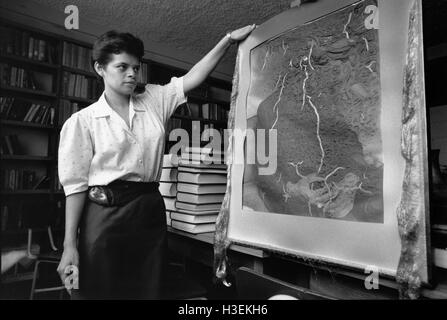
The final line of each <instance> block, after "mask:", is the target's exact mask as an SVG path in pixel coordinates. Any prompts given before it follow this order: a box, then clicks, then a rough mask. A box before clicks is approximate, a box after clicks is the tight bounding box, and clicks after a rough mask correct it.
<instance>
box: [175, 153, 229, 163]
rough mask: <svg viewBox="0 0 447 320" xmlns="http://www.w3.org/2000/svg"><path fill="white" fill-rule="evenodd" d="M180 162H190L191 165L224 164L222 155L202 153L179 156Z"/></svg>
mask: <svg viewBox="0 0 447 320" xmlns="http://www.w3.org/2000/svg"><path fill="white" fill-rule="evenodd" d="M181 159H182V161H190V162H193V163H202V162H203V163H216V164H224V163H225V160H224V158H223V156H222V155H218V154H215V155H208V154H204V153H184V152H182V155H181Z"/></svg>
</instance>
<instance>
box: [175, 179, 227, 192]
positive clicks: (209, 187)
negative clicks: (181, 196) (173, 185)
mask: <svg viewBox="0 0 447 320" xmlns="http://www.w3.org/2000/svg"><path fill="white" fill-rule="evenodd" d="M226 190H227V185H226V184H191V183H181V182H179V183H178V184H177V191H178V192H186V193H195V194H210V193H225V191H226Z"/></svg>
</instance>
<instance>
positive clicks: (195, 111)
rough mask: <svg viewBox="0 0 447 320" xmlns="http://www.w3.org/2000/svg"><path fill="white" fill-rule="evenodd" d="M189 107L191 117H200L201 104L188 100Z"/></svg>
mask: <svg viewBox="0 0 447 320" xmlns="http://www.w3.org/2000/svg"><path fill="white" fill-rule="evenodd" d="M187 105H188V109H189V111H190V112H191V117H193V118H198V117H200V106H199V105H198V104H197V103H193V102H188V103H187Z"/></svg>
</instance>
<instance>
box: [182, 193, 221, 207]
mask: <svg viewBox="0 0 447 320" xmlns="http://www.w3.org/2000/svg"><path fill="white" fill-rule="evenodd" d="M224 196H225V195H224V194H192V193H184V192H177V200H178V201H181V202H188V203H197V204H204V203H222V201H223V198H224Z"/></svg>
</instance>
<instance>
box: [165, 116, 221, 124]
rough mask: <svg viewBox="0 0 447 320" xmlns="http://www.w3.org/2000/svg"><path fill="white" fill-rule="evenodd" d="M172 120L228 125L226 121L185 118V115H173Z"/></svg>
mask: <svg viewBox="0 0 447 320" xmlns="http://www.w3.org/2000/svg"><path fill="white" fill-rule="evenodd" d="M171 118H174V119H183V120H190V121H200V122H204V123H215V124H221V125H226V124H227V122H226V121H225V120H214V119H205V118H200V117H191V116H183V115H179V114H173V115H172V116H171Z"/></svg>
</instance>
